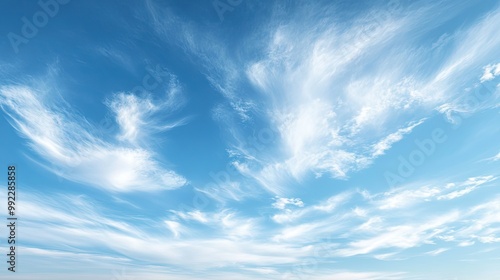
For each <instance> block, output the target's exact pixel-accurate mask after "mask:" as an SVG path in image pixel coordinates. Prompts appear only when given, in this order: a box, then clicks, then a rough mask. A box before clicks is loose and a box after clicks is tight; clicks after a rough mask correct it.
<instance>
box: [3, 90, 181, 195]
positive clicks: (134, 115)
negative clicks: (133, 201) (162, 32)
mask: <svg viewBox="0 0 500 280" xmlns="http://www.w3.org/2000/svg"><path fill="white" fill-rule="evenodd" d="M0 98H1V99H0V104H1V106H2V109H3V110H4V111H5V112H6V113H7V114H8V115H9V117H10V122H11V124H12V126H13V127H14V128H15V129H16V130H17V131H18V132H19V134H20V135H21V136H22V137H24V138H26V140H27V142H28V145H29V146H30V147H31V148H32V149H33V151H34V152H36V153H37V154H38V155H39V156H40V157H41V161H40V162H41V164H42V165H43V166H44V167H46V168H47V169H49V170H51V171H52V172H54V173H55V174H57V175H59V176H62V177H64V178H66V179H68V180H72V181H76V182H80V183H85V184H88V185H92V186H95V187H99V188H102V189H106V190H110V191H117V192H123V191H152V190H162V189H163V190H165V189H175V188H178V187H181V186H183V185H185V184H186V183H187V180H186V179H185V178H183V177H182V176H180V175H178V174H177V173H175V172H174V171H172V170H169V169H167V168H165V167H163V166H162V164H161V163H160V162H159V161H158V160H156V159H155V153H154V151H153V150H151V149H149V148H148V147H147V146H144V145H134V146H130V145H124V144H120V143H115V142H110V141H106V140H105V139H103V138H101V137H100V136H99V133H98V130H97V128H96V127H95V126H93V125H92V124H91V123H89V122H88V121H87V120H86V119H85V118H84V117H82V116H80V115H78V114H77V113H75V112H73V111H72V108H69V107H68V106H66V105H65V104H63V103H62V102H57V103H58V104H55V103H51V102H54V101H50V100H49V98H47V95H46V93H45V92H43V91H40V90H37V89H34V88H30V87H27V86H2V87H1V88H0ZM148 104H149V105H150V106H148ZM155 106H156V105H154V104H153V103H152V101H151V100H149V99H147V98H146V99H142V98H141V97H138V96H135V95H131V94H125V93H122V94H118V95H116V96H115V97H114V99H113V100H112V101H110V107H111V108H112V109H113V110H114V111H115V112H116V114H117V122H118V124H119V125H120V127H121V134H120V135H119V136H118V137H119V138H120V139H122V140H128V141H130V142H135V141H136V140H137V139H138V138H139V137H140V136H142V130H143V129H149V128H145V127H144V126H143V125H147V124H148V122H149V121H151V120H152V114H153V113H155V110H156V111H157V112H160V110H159V109H158V108H156V107H155ZM172 126H174V125H170V126H169V125H164V126H163V127H157V129H159V130H165V129H167V128H170V127H172ZM153 128H154V126H153Z"/></svg>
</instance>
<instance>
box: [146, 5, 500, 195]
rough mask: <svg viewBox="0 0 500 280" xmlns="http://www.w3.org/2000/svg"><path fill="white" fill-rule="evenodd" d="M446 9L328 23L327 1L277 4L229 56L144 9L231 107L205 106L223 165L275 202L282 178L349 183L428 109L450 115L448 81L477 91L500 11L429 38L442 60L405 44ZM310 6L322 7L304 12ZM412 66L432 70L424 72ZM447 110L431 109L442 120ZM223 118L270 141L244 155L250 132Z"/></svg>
mask: <svg viewBox="0 0 500 280" xmlns="http://www.w3.org/2000/svg"><path fill="white" fill-rule="evenodd" d="M449 5H450V4H449V3H446V2H440V3H434V4H432V3H426V4H425V3H413V4H411V5H402V4H401V3H399V5H398V4H395V5H387V6H384V5H382V6H374V7H368V8H367V10H366V11H364V12H363V13H359V14H357V16H356V17H354V18H353V19H351V20H349V21H347V22H346V21H339V20H337V19H336V17H335V16H334V15H337V12H338V11H337V10H336V9H335V5H333V6H329V7H323V6H321V4H309V5H300V4H299V5H279V4H276V5H274V7H273V10H272V12H271V15H272V16H271V17H270V18H268V19H266V21H264V22H260V23H259V24H258V28H256V31H255V32H258V34H259V36H258V38H259V39H256V40H254V41H252V42H246V41H245V43H244V45H243V44H242V45H241V47H240V48H239V52H238V54H237V55H234V53H233V52H231V51H230V50H228V49H227V48H226V47H225V46H223V45H221V44H220V43H218V40H216V38H218V36H221V34H214V33H212V32H209V31H206V30H203V29H202V28H195V27H194V26H192V25H190V24H188V23H185V22H183V21H182V20H181V19H179V18H178V17H175V16H170V17H169V20H165V21H162V20H160V12H159V11H166V13H167V14H168V9H163V10H162V9H157V8H158V7H157V6H155V2H153V1H149V2H148V6H147V8H148V9H147V11H149V17H150V19H149V22H150V23H151V24H152V26H153V27H154V30H155V32H156V34H157V35H158V36H160V37H163V38H169V40H171V39H172V38H175V40H174V41H175V42H177V44H178V46H180V47H181V48H182V49H183V50H184V51H185V53H186V54H187V55H188V56H189V57H191V58H192V59H193V60H195V61H201V64H202V65H204V66H203V67H204V69H206V70H205V71H206V77H207V79H208V80H209V81H210V83H212V85H214V87H215V88H216V89H217V90H218V91H220V92H221V93H222V95H223V96H224V97H226V98H227V101H228V103H229V104H231V106H229V107H228V108H232V112H231V110H228V109H227V108H226V107H224V106H222V107H221V106H219V107H217V108H216V109H217V110H215V111H216V113H217V114H216V115H217V118H216V119H217V120H218V121H220V122H222V123H224V124H225V125H226V126H228V127H229V129H228V131H229V132H228V134H230V137H229V138H230V139H229V140H228V145H230V147H231V148H230V149H229V150H230V151H231V155H230V156H231V157H232V160H233V164H234V166H236V167H237V168H238V170H239V171H240V172H241V173H242V174H243V175H245V176H247V177H249V178H253V179H254V180H255V181H256V182H258V183H259V184H260V185H261V186H263V187H264V188H265V189H267V190H268V191H269V192H272V193H274V194H277V195H280V196H283V195H286V192H287V187H286V186H287V185H290V182H293V181H299V182H300V181H302V180H303V179H304V178H306V177H308V176H310V175H313V176H316V177H321V176H324V175H329V176H331V177H334V178H340V179H346V178H348V177H349V175H350V174H352V173H353V172H356V171H359V170H361V169H364V168H366V167H368V166H370V165H371V164H372V163H373V161H374V160H375V159H376V158H377V157H380V156H382V155H384V154H385V152H386V151H388V150H389V149H390V148H391V147H392V145H393V144H395V143H396V142H398V141H401V140H402V139H403V138H404V137H405V136H406V135H408V134H410V133H411V132H412V131H413V129H414V128H415V127H416V126H418V125H420V124H422V123H423V122H424V121H425V120H426V118H428V117H430V116H432V114H434V112H435V108H443V107H440V106H447V107H446V108H448V109H449V110H453V108H458V107H460V106H461V102H462V103H463V102H465V101H464V100H462V99H461V98H459V97H460V96H461V93H462V92H463V91H464V90H465V89H466V88H467V86H464V84H462V83H459V82H457V81H458V80H457V77H459V76H460V77H462V78H463V80H466V81H467V82H470V85H472V86H474V85H476V86H477V84H478V83H479V81H478V79H477V76H478V75H480V71H481V70H480V69H481V68H482V67H483V66H484V65H485V64H487V65H489V64H490V63H491V62H489V61H488V59H491V57H492V56H494V55H493V53H494V51H495V49H496V48H497V47H498V45H499V44H500V42H499V41H498V40H497V39H491V38H493V37H495V36H494V35H493V32H494V29H493V28H492V26H495V25H496V23H497V22H498V19H499V14H500V13H499V10H498V8H496V9H494V10H492V11H491V12H489V13H488V14H486V15H485V16H484V17H483V18H480V19H478V20H477V21H476V22H475V23H473V24H471V25H469V26H467V27H465V28H463V29H461V30H458V31H456V33H454V34H453V35H447V38H448V39H447V40H446V42H444V41H443V40H442V36H438V37H439V38H436V41H438V42H439V44H446V46H447V48H449V49H450V50H449V54H446V55H444V54H442V53H439V52H441V49H440V48H436V43H432V42H431V43H430V44H429V45H428V46H422V47H421V48H418V49H415V47H414V45H413V43H417V42H418V44H420V41H419V40H421V39H422V38H424V37H426V36H427V35H429V34H430V33H432V32H433V31H432V30H434V28H435V27H436V26H439V25H441V24H443V23H444V22H446V21H447V20H450V19H452V18H454V17H456V16H458V14H459V13H460V12H462V10H461V9H467V5H466V4H464V3H461V4H460V5H459V7H458V8H457V9H455V10H454V12H453V13H449V12H448V13H443V14H446V16H443V17H442V18H435V17H430V14H433V13H435V12H436V11H448V10H449V9H450V6H449ZM318 9H319V10H322V11H323V12H322V13H320V14H317V13H313V12H312V11H315V10H318ZM431 11H432V12H431ZM284 14H286V17H285V16H283V15H284ZM313 14H314V17H313V16H311V15H313ZM168 15H171V13H170V14H168ZM176 28H181V29H182V30H183V31H184V32H183V34H178V33H176V32H174V30H176ZM417 30H418V31H417ZM415 34H419V35H418V36H414V35H415ZM446 34H447V33H446ZM251 35H252V34H250V36H251ZM200 38H203V40H201V39H200ZM256 38H257V37H256ZM297 38H301V40H297ZM488 38H490V39H488ZM495 38H496V37H495ZM479 48H481V49H483V51H479ZM471 49H472V50H477V51H474V52H470V51H469V50H471ZM438 53H439V55H441V58H440V59H439V60H438V61H437V62H436V61H435V60H436V57H435V56H436V55H438ZM430 60H432V63H431V62H430ZM422 61H429V64H432V65H434V66H436V67H434V68H433V69H427V68H426V67H425V65H424V64H423V63H422ZM236 65H241V66H243V68H242V67H236ZM490 68H491V67H490ZM488 69H489V68H488ZM495 69H496V68H492V69H491V71H493V73H494V71H495ZM485 70H487V69H485ZM488 71H490V70H488ZM430 72H431V73H432V74H429V73H430ZM238 104H239V105H238ZM245 104H247V105H248V104H251V106H250V105H249V106H246V105H245ZM237 105H238V106H237ZM483 107H484V106H483ZM221 108H222V109H221ZM448 109H447V110H440V111H441V112H442V113H445V114H449V110H448ZM233 114H235V115H239V116H240V117H241V116H242V115H244V116H245V117H244V118H243V120H244V121H249V120H252V121H253V122H255V123H259V124H263V125H264V126H266V127H270V128H271V129H272V130H273V131H275V132H276V134H277V137H276V141H275V142H274V143H270V144H267V145H266V146H265V147H264V148H263V149H261V150H257V151H256V150H249V149H245V148H243V146H244V145H242V143H243V142H244V141H242V139H245V138H247V136H248V133H249V131H245V129H242V128H241V126H240V121H238V120H237V119H238V118H233V117H232V115H233Z"/></svg>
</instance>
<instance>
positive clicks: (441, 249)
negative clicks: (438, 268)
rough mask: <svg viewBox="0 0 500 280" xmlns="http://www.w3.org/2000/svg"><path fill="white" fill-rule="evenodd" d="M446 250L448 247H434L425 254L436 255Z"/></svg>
mask: <svg viewBox="0 0 500 280" xmlns="http://www.w3.org/2000/svg"><path fill="white" fill-rule="evenodd" d="M448 250H449V249H448V248H439V249H436V250H432V251H429V252H426V253H425V254H426V255H430V256H437V255H440V254H441V253H444V252H446V251H448Z"/></svg>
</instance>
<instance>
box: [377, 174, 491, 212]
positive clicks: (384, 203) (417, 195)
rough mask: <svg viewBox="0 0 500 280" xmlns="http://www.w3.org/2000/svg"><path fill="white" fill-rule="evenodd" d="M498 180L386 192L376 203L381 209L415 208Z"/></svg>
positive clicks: (483, 178) (473, 179)
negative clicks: (417, 205) (423, 203)
mask: <svg viewBox="0 0 500 280" xmlns="http://www.w3.org/2000/svg"><path fill="white" fill-rule="evenodd" d="M494 180H496V177H494V176H492V175H489V176H477V177H471V178H468V179H467V180H465V181H463V182H457V183H443V182H438V183H437V182H434V183H432V184H431V185H424V186H421V187H418V188H409V187H403V188H398V189H394V190H391V191H388V192H385V193H384V194H383V195H382V198H380V199H377V200H376V201H375V202H374V203H376V204H377V205H378V207H379V208H380V209H397V208H404V207H409V206H413V205H415V204H418V203H421V202H425V201H427V202H428V201H433V200H451V199H455V198H458V197H461V196H463V195H466V194H468V193H470V192H472V191H474V190H475V189H477V188H478V187H480V186H482V185H484V184H486V183H489V182H492V181H494Z"/></svg>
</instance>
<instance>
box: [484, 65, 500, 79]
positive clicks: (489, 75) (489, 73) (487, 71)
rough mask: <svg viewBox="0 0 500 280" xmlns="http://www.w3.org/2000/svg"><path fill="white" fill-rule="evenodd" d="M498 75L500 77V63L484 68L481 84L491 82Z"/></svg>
mask: <svg viewBox="0 0 500 280" xmlns="http://www.w3.org/2000/svg"><path fill="white" fill-rule="evenodd" d="M498 75H500V63H497V64H489V65H487V66H485V67H484V73H483V76H482V77H481V82H486V81H491V80H493V79H494V78H495V77H496V76H498Z"/></svg>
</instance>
